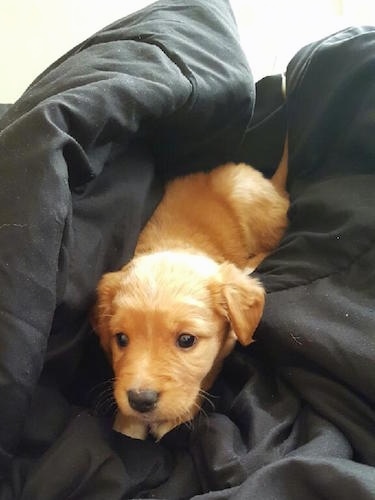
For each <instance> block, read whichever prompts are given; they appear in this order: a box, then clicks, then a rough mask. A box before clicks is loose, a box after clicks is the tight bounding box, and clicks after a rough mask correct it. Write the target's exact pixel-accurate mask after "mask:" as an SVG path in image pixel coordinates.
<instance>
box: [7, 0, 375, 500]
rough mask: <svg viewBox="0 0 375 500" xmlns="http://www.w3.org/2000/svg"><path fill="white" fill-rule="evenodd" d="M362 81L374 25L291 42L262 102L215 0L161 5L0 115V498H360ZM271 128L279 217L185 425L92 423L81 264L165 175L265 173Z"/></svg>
mask: <svg viewBox="0 0 375 500" xmlns="http://www.w3.org/2000/svg"><path fill="white" fill-rule="evenodd" d="M374 76H375V29H372V28H353V29H348V30H345V31H343V32H340V33H338V34H336V35H333V36H330V37H328V38H326V39H324V40H322V41H319V42H317V43H314V44H311V45H310V46H308V47H305V48H303V49H301V51H299V52H298V54H297V55H296V56H295V57H294V58H293V60H292V61H291V62H290V64H289V66H288V71H287V98H286V102H284V100H283V98H282V95H281V85H280V82H281V79H280V77H272V78H266V79H265V80H263V81H261V82H259V83H258V84H257V86H256V89H255V86H254V83H253V80H252V77H251V72H250V69H249V68H248V66H247V63H246V61H245V57H244V55H243V53H242V51H241V48H240V45H239V41H238V35H237V31H236V27H235V23H234V20H233V16H232V13H231V10H230V7H229V5H228V3H227V1H226V0H211V1H210V2H206V1H203V0H185V1H184V0H164V1H160V2H158V3H156V4H154V5H152V6H150V7H148V8H146V9H144V10H143V11H140V12H138V13H136V14H134V15H132V16H130V17H128V18H126V19H123V20H120V21H118V22H117V23H115V24H113V25H111V26H109V27H108V28H106V29H104V30H102V31H101V32H100V33H97V34H96V35H94V36H93V37H92V38H90V39H89V40H87V41H86V42H84V43H83V44H81V45H80V46H78V47H76V48H74V49H73V50H72V51H71V52H70V53H68V54H67V55H65V56H64V57H62V58H61V59H60V60H59V61H57V62H56V63H55V64H53V65H52V66H51V67H50V68H48V69H47V70H46V71H45V72H44V73H43V74H42V75H40V77H38V78H37V80H36V81H34V82H33V83H32V85H31V86H30V87H29V89H28V90H27V91H26V92H25V93H24V95H23V96H22V97H21V98H20V99H19V101H18V102H16V103H15V104H14V105H12V106H11V107H10V108H9V109H8V110H7V111H6V112H5V114H4V115H3V117H2V118H1V120H0V169H1V170H0V175H1V183H0V194H1V195H0V405H1V407H0V410H1V411H0V478H1V479H0V499H1V500H8V499H22V500H55V499H56V500H57V499H68V498H69V499H77V500H86V499H87V500H95V499H97V500H104V499H105V500H107V499H109V500H116V499H127V498H159V499H182V498H185V499H188V498H196V499H198V498H199V499H210V500H213V499H215V500H216V499H232V498H233V499H237V500H239V499H243V500H248V499H249V498H254V499H278V500H279V499H281V500H284V499H285V500H293V499H295V500H301V499H318V498H326V499H337V498H340V499H343V500H345V499H348V500H349V499H350V500H352V499H353V498H358V499H361V500H362V499H373V498H374V496H375V410H374V408H375V389H374V388H375V368H374V363H375V333H374V332H375V314H374V299H375V250H374V243H373V241H374V239H375V196H374V190H375V175H374V174H375V169H374V161H375V141H374V140H373V137H374V133H375V86H374ZM255 96H256V99H255ZM254 106H255V108H254ZM286 130H288V135H289V151H290V161H289V176H288V189H289V192H290V195H291V209H290V227H289V229H288V232H287V234H286V236H285V238H284V239H283V241H282V243H281V245H280V248H279V249H278V250H277V251H276V252H275V253H274V254H273V255H272V256H271V257H269V258H268V259H267V260H266V261H265V262H264V263H263V264H262V266H261V267H260V268H259V270H258V276H259V277H260V279H262V281H263V282H264V284H265V286H266V288H267V292H268V295H267V304H266V310H265V314H264V318H263V320H262V322H261V324H260V326H259V328H258V331H257V334H256V339H257V340H256V342H255V343H254V344H253V345H251V346H250V347H249V348H246V349H245V348H240V347H238V348H237V349H236V350H235V351H234V352H233V354H232V355H231V356H230V357H229V358H228V360H227V362H226V364H225V367H224V369H223V372H222V374H221V376H220V377H219V379H218V381H217V383H216V384H215V387H214V388H213V390H212V392H213V398H212V401H213V402H214V404H215V410H214V411H213V409H212V408H211V407H210V406H208V407H207V408H205V414H204V415H201V416H199V417H197V419H196V420H195V421H194V423H193V426H192V428H187V427H185V426H181V427H180V428H177V429H175V430H174V431H172V432H171V433H169V434H168V435H167V436H165V437H164V438H163V439H162V440H161V442H160V443H154V442H153V441H152V440H147V441H138V440H133V439H130V438H127V437H125V436H122V435H119V434H117V433H115V432H113V431H112V430H111V423H112V417H113V415H112V414H111V409H112V408H111V399H110V396H109V395H110V391H109V389H110V384H108V383H106V382H105V381H106V380H109V379H110V377H111V372H110V369H109V367H108V365H107V363H106V361H105V359H104V356H103V354H102V352H101V350H100V348H99V347H98V343H97V339H96V337H95V336H94V335H93V333H92V331H91V329H90V327H89V324H88V319H87V313H88V309H89V307H90V305H91V304H92V302H93V299H94V291H95V285H96V283H97V281H98V279H99V277H100V276H101V274H102V273H103V272H105V271H108V270H110V269H117V268H118V267H119V266H120V265H122V264H124V263H125V262H126V261H127V260H129V259H130V258H131V256H132V252H133V250H134V247H135V243H136V240H137V236H138V234H139V231H140V229H141V228H142V226H143V224H144V223H145V222H146V221H147V219H148V217H149V216H150V215H151V213H152V211H153V210H154V208H155V206H156V204H157V203H158V201H159V200H160V199H161V196H162V192H163V184H164V182H165V181H166V180H168V179H169V178H171V177H175V176H177V175H181V174H184V173H187V172H192V171H197V170H200V169H209V168H211V167H212V166H214V165H216V164H219V163H223V162H225V161H228V160H235V161H247V162H249V163H252V164H253V165H254V166H256V167H257V168H259V169H260V170H262V171H263V172H264V173H265V174H266V175H270V174H272V172H273V171H274V168H275V166H276V164H277V162H278V160H279V158H280V155H281V150H282V144H283V138H284V135H285V132H286ZM191 202H192V203H194V200H191ZM223 237H225V235H223Z"/></svg>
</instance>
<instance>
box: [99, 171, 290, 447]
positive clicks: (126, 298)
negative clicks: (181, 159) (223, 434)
mask: <svg viewBox="0 0 375 500" xmlns="http://www.w3.org/2000/svg"><path fill="white" fill-rule="evenodd" d="M282 184H283V181H282V180H281V181H280V172H278V174H277V176H276V175H275V182H274V183H272V181H269V180H266V179H265V178H264V177H263V176H262V175H261V174H260V173H259V172H258V171H256V170H254V169H253V168H251V167H250V166H248V165H245V164H239V165H235V164H227V165H223V166H220V167H217V168H216V169H214V170H212V171H211V172H209V173H197V174H193V175H189V176H187V177H183V178H179V179H176V180H174V181H172V182H170V183H169V184H168V185H167V188H166V192H165V195H164V197H163V200H162V202H161V203H160V204H159V206H158V207H157V209H156V211H155V213H154V214H153V216H152V217H151V219H150V220H149V222H148V223H147V225H146V226H145V228H144V230H143V231H142V233H141V235H140V238H139V241H138V244H137V248H136V252H135V256H134V258H133V259H132V260H131V262H130V263H128V264H127V265H126V266H125V267H123V268H122V269H121V270H120V271H118V272H113V273H108V274H106V275H104V276H103V278H102V280H101V281H100V283H99V286H98V300H97V304H96V306H95V308H94V313H93V326H94V329H95V330H96V332H97V333H98V335H99V336H100V341H101V345H102V346H103V348H104V350H105V351H106V352H107V353H108V355H109V357H110V360H111V362H112V365H113V370H114V373H115V383H114V396H115V399H116V402H117V405H118V408H119V412H118V415H117V418H116V422H115V429H116V430H118V431H119V432H122V433H124V434H126V435H129V436H131V437H135V438H139V439H144V438H145V437H146V436H147V434H148V433H149V432H151V433H152V434H153V435H154V436H155V437H156V438H157V439H160V438H161V437H162V436H163V435H164V434H166V433H167V432H168V431H170V430H171V429H172V428H174V427H176V426H177V425H179V424H181V423H183V422H187V421H189V420H191V419H192V418H193V417H194V415H195V414H196V413H197V412H198V411H199V409H200V405H201V402H202V399H204V397H205V392H206V391H207V390H208V389H209V388H210V386H211V385H212V383H213V381H214V379H215V377H216V375H217V373H218V371H219V370H220V368H221V364H222V361H223V359H224V358H225V356H227V355H228V354H229V353H230V351H231V350H232V348H233V346H234V343H235V341H236V339H237V340H238V341H239V342H240V343H241V344H243V345H248V344H250V342H251V341H252V337H253V334H254V331H255V329H256V327H257V325H258V323H259V320H260V318H261V316H262V312H263V306H264V290H263V287H262V285H261V284H260V283H259V282H258V281H257V280H256V279H254V278H251V277H248V276H247V274H246V273H248V272H249V270H253V269H254V267H256V265H257V264H258V263H259V262H260V261H261V260H262V259H263V258H264V257H265V255H267V253H269V252H270V251H272V250H273V249H274V248H275V247H276V246H277V244H278V243H279V241H280V238H281V236H282V235H283V232H284V230H285V227H286V224H287V217H286V212H287V209H288V201H287V198H286V196H285V195H284V194H283V193H282ZM245 270H246V271H245Z"/></svg>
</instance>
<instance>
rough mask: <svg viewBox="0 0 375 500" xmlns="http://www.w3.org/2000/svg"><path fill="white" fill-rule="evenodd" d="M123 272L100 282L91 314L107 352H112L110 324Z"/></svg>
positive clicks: (105, 275) (93, 326)
mask: <svg viewBox="0 0 375 500" xmlns="http://www.w3.org/2000/svg"><path fill="white" fill-rule="evenodd" d="M120 281H121V272H114V273H107V274H104V276H103V277H102V278H101V280H100V281H99V284H98V286H97V289H96V293H97V298H96V303H95V304H94V306H93V308H92V310H91V312H90V323H91V326H92V328H93V330H94V331H95V333H96V334H97V335H98V336H99V338H100V343H101V345H102V347H103V349H104V350H105V351H107V352H108V353H109V352H110V331H109V322H110V319H111V317H112V315H113V299H114V297H115V294H116V293H117V292H118V289H119V286H120Z"/></svg>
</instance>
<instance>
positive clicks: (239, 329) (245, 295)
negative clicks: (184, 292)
mask: <svg viewBox="0 0 375 500" xmlns="http://www.w3.org/2000/svg"><path fill="white" fill-rule="evenodd" d="M219 275H220V285H219V296H217V300H218V302H217V303H218V305H219V310H220V312H221V314H223V315H224V316H225V317H226V318H227V320H228V321H229V323H230V324H231V327H232V330H233V332H234V334H235V335H236V337H237V339H238V341H239V342H240V343H241V344H242V345H248V344H250V343H251V341H252V339H253V334H254V332H255V330H256V328H257V326H258V324H259V321H260V319H261V317H262V314H263V309H264V299H265V291H264V288H263V286H262V285H261V284H260V282H259V281H258V280H256V279H255V278H251V277H249V276H247V275H246V274H244V272H243V271H241V270H240V269H239V268H238V267H236V266H235V265H233V264H230V263H224V264H222V265H221V266H220V271H219ZM216 295H217V293H216Z"/></svg>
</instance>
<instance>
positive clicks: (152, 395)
mask: <svg viewBox="0 0 375 500" xmlns="http://www.w3.org/2000/svg"><path fill="white" fill-rule="evenodd" d="M127 395H128V401H129V405H130V406H131V407H132V408H133V410H135V411H139V412H140V413H146V412H148V411H151V410H153V409H154V408H155V406H156V403H157V401H158V398H159V394H158V393H157V392H156V391H153V390H149V389H144V390H143V389H142V390H138V391H137V390H132V389H131V390H129V391H128V392H127Z"/></svg>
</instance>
